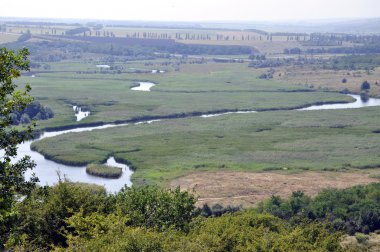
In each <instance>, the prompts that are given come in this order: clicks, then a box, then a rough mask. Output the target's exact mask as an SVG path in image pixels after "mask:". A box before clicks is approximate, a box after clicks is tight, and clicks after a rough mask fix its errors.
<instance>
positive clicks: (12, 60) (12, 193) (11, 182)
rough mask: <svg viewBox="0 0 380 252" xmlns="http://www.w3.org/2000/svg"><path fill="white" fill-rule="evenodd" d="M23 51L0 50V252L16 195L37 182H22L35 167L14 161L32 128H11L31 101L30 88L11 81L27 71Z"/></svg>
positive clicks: (23, 160)
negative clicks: (13, 117) (21, 87)
mask: <svg viewBox="0 0 380 252" xmlns="http://www.w3.org/2000/svg"><path fill="white" fill-rule="evenodd" d="M28 55H29V52H28V50H27V49H25V48H24V49H21V50H19V51H18V52H17V53H15V52H13V51H10V50H7V49H6V48H0V149H1V158H0V249H1V245H2V244H3V243H4V237H5V236H6V234H7V233H8V232H9V229H10V224H9V223H10V221H11V220H12V218H14V216H15V214H16V213H15V212H14V211H13V206H14V203H15V200H16V198H15V197H16V196H17V195H25V194H28V193H29V192H30V191H31V189H32V188H33V187H34V185H35V182H37V180H38V179H37V178H36V177H34V176H33V177H32V178H31V179H30V180H25V178H24V173H25V172H26V170H28V169H32V168H33V167H34V166H35V164H34V162H33V161H31V160H30V157H28V156H25V157H22V158H21V159H18V160H17V161H16V156H17V145H19V144H21V143H22V142H23V141H25V140H27V139H28V138H29V136H30V133H31V131H32V128H33V125H28V126H27V127H25V128H23V129H17V128H15V127H12V126H11V125H12V116H11V114H12V112H14V111H19V110H22V109H24V108H25V107H26V106H27V105H28V104H29V103H30V102H31V101H32V98H31V97H30V96H29V92H30V90H31V87H30V86H29V85H25V88H24V89H23V90H21V89H18V88H17V85H16V84H15V83H14V79H15V78H18V77H19V76H20V75H21V71H24V70H29V62H28V61H27V57H28Z"/></svg>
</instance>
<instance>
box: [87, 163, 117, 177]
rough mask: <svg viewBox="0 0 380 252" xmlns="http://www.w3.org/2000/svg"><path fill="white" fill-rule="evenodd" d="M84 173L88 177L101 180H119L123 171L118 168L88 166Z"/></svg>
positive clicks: (97, 165)
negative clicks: (95, 177)
mask: <svg viewBox="0 0 380 252" xmlns="http://www.w3.org/2000/svg"><path fill="white" fill-rule="evenodd" d="M86 172H87V173H88V174H90V175H93V176H97V177H102V178H120V176H121V175H122V173H123V171H122V169H121V168H119V167H112V166H107V165H102V164H89V165H87V167H86Z"/></svg>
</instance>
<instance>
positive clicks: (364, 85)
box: [360, 81, 371, 90]
mask: <svg viewBox="0 0 380 252" xmlns="http://www.w3.org/2000/svg"><path fill="white" fill-rule="evenodd" d="M370 88H371V85H370V84H369V82H368V81H364V82H363V83H362V85H361V86H360V89H361V90H369V89H370Z"/></svg>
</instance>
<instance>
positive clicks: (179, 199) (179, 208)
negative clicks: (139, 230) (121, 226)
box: [116, 186, 195, 231]
mask: <svg viewBox="0 0 380 252" xmlns="http://www.w3.org/2000/svg"><path fill="white" fill-rule="evenodd" d="M194 204H195V198H194V196H193V195H191V194H190V193H188V192H181V190H180V188H179V187H177V188H176V189H174V190H171V189H170V190H165V189H161V188H159V187H156V186H144V187H141V188H138V187H131V188H128V187H125V188H124V189H122V190H121V191H120V192H119V193H118V194H117V195H116V206H117V209H118V211H120V212H121V213H122V214H123V215H127V216H129V217H130V221H131V224H132V225H135V226H143V227H147V228H156V229H159V230H165V229H168V228H175V229H178V230H182V231H186V230H187V229H188V225H189V222H190V221H191V219H192V217H193V213H194V210H195V207H194Z"/></svg>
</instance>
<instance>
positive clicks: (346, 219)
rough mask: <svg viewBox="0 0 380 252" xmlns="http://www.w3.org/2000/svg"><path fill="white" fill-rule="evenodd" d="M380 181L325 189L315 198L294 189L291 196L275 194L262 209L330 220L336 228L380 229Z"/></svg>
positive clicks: (282, 215)
mask: <svg viewBox="0 0 380 252" xmlns="http://www.w3.org/2000/svg"><path fill="white" fill-rule="evenodd" d="M379 196H380V184H372V185H368V186H355V187H352V188H348V189H344V190H337V189H329V190H324V191H322V192H321V193H319V194H318V196H317V197H315V198H310V197H309V196H307V195H305V194H303V193H302V192H294V193H293V195H292V196H291V197H290V198H289V199H281V198H280V197H277V196H272V198H271V199H270V200H267V201H265V202H263V203H262V204H261V205H260V207H259V211H260V212H265V213H270V214H273V215H275V216H278V217H280V218H282V219H286V220H290V221H291V222H298V221H299V220H303V219H305V218H306V219H310V220H328V221H329V222H330V223H332V226H333V227H334V228H335V229H336V230H343V231H345V232H347V233H349V234H354V233H355V232H363V233H366V234H368V233H369V232H374V231H376V230H379V229H380V197H379Z"/></svg>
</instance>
